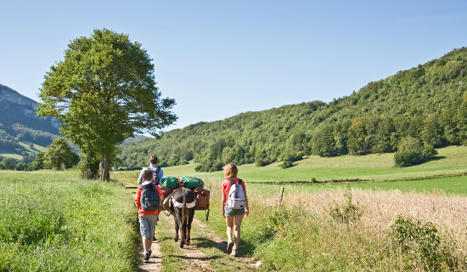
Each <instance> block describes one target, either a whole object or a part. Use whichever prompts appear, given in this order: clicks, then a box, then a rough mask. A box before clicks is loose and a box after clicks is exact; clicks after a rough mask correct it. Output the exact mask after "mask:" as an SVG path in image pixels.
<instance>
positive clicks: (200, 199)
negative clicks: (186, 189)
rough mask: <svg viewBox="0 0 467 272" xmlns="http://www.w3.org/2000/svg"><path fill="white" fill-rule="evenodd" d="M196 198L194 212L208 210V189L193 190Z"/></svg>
mask: <svg viewBox="0 0 467 272" xmlns="http://www.w3.org/2000/svg"><path fill="white" fill-rule="evenodd" d="M193 191H194V192H195V196H196V206H195V210H208V209H209V197H210V194H211V192H210V191H209V190H208V189H204V188H202V187H197V188H195V189H194V190H193Z"/></svg>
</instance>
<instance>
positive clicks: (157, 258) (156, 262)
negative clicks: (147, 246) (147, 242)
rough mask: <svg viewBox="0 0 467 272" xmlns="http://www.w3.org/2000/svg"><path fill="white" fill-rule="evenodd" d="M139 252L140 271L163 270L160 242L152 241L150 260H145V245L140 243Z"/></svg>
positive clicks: (152, 271)
mask: <svg viewBox="0 0 467 272" xmlns="http://www.w3.org/2000/svg"><path fill="white" fill-rule="evenodd" d="M139 249H140V251H139V253H138V263H139V264H138V271H140V272H156V271H161V269H162V253H161V251H160V246H159V243H152V246H151V250H152V255H151V258H150V259H149V262H146V263H145V262H144V261H143V258H144V251H143V246H142V244H141V243H140V246H139Z"/></svg>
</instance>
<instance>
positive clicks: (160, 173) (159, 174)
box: [157, 168, 164, 181]
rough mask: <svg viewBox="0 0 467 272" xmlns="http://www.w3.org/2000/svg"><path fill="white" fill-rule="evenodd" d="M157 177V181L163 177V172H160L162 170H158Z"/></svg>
mask: <svg viewBox="0 0 467 272" xmlns="http://www.w3.org/2000/svg"><path fill="white" fill-rule="evenodd" d="M157 177H158V178H159V181H160V180H162V178H163V177H164V171H162V168H159V173H157Z"/></svg>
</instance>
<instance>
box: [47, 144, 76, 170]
mask: <svg viewBox="0 0 467 272" xmlns="http://www.w3.org/2000/svg"><path fill="white" fill-rule="evenodd" d="M44 158H45V160H44V164H45V166H46V167H47V168H52V169H58V170H60V169H62V168H65V169H68V168H71V167H73V166H75V165H77V164H78V162H79V156H78V155H77V154H76V153H75V152H73V150H71V148H70V146H69V145H68V142H67V140H65V139H64V138H55V139H54V140H53V142H52V143H51V144H50V145H49V147H48V148H47V151H46V152H45V155H44Z"/></svg>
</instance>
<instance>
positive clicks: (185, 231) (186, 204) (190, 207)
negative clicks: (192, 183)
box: [169, 187, 196, 248]
mask: <svg viewBox="0 0 467 272" xmlns="http://www.w3.org/2000/svg"><path fill="white" fill-rule="evenodd" d="M195 205H196V199H195V193H194V192H193V191H192V190H190V189H188V188H185V187H181V188H178V189H176V190H175V191H173V193H172V194H171V196H170V200H169V208H170V210H171V212H172V213H173V215H174V220H175V238H174V240H175V242H177V241H178V238H179V230H180V236H181V238H182V239H181V241H180V248H183V245H185V244H186V245H189V244H190V231H191V223H192V222H193V216H194V215H195Z"/></svg>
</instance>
